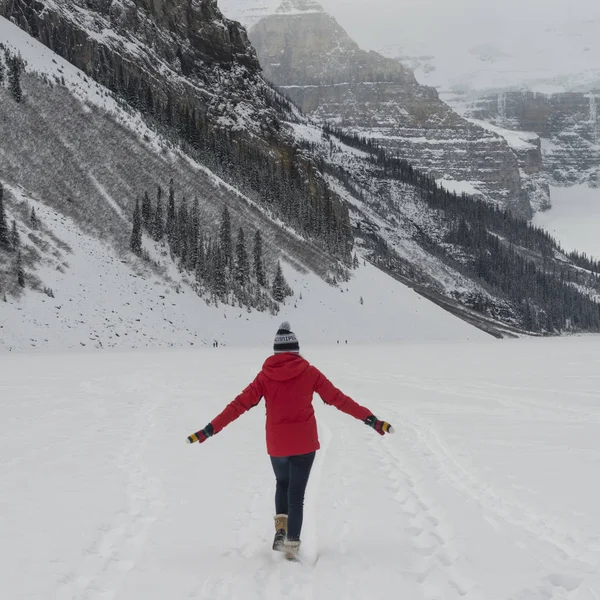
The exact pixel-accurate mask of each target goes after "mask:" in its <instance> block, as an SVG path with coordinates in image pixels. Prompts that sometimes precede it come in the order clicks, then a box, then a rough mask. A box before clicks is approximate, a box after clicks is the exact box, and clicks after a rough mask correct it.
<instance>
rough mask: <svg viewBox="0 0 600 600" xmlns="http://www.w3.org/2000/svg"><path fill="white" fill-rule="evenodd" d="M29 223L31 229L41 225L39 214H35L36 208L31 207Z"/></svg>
mask: <svg viewBox="0 0 600 600" xmlns="http://www.w3.org/2000/svg"><path fill="white" fill-rule="evenodd" d="M29 224H30V225H31V229H37V228H38V227H39V226H40V223H39V221H38V218H37V215H36V214H35V208H33V207H32V208H31V214H30V215H29Z"/></svg>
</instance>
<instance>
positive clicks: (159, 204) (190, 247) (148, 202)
mask: <svg viewBox="0 0 600 600" xmlns="http://www.w3.org/2000/svg"><path fill="white" fill-rule="evenodd" d="M144 234H145V235H147V236H148V237H149V238H151V239H152V240H154V241H155V242H159V243H160V244H162V245H164V246H165V247H166V248H167V249H168V251H169V253H170V255H171V257H172V258H173V260H174V261H175V262H176V264H177V265H178V267H179V269H180V270H181V271H183V272H187V273H189V274H192V275H193V276H194V279H195V281H196V283H197V287H198V291H199V292H200V293H204V292H207V293H208V294H210V296H211V297H212V298H213V299H214V300H215V301H221V302H227V303H233V302H234V301H237V302H238V303H241V304H242V305H244V306H248V307H253V308H258V309H259V310H271V311H272V312H276V311H277V310H278V308H277V304H278V303H280V302H283V301H284V300H285V298H286V297H288V296H291V295H292V294H293V292H292V290H291V288H290V286H289V285H288V284H287V282H286V280H285V278H284V275H283V271H282V268H281V263H279V262H278V263H277V264H276V265H275V266H274V265H272V264H270V263H269V262H268V261H267V259H266V258H265V254H264V251H263V238H262V234H261V232H260V230H258V229H257V230H256V231H255V232H254V234H253V236H252V249H251V250H249V247H248V246H249V243H248V241H247V240H248V237H247V233H246V231H245V230H244V228H243V227H242V226H240V227H239V228H238V230H237V234H236V236H235V241H234V235H233V231H232V223H231V216H230V213H229V209H228V208H227V207H226V206H225V207H224V208H223V211H222V213H221V216H220V221H219V228H218V233H216V234H214V235H211V234H209V233H207V230H206V227H203V225H202V223H201V221H200V210H199V203H198V199H195V200H194V201H193V202H192V203H191V204H190V205H188V202H187V200H186V198H185V197H182V198H181V199H180V200H179V202H177V201H176V198H175V187H174V183H173V180H171V182H170V183H169V187H168V192H167V195H166V197H165V198H163V189H162V187H161V186H158V187H157V191H156V196H155V200H152V198H151V197H150V195H149V193H148V192H147V191H146V192H144V194H143V196H142V200H141V201H140V200H139V199H137V200H136V203H135V208H134V211H133V224H132V231H131V237H130V248H131V250H132V252H133V253H134V254H136V255H138V256H142V255H143V254H144V252H143V235H144ZM271 273H273V275H272V276H271Z"/></svg>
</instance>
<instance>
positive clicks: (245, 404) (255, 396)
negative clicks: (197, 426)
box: [187, 373, 263, 444]
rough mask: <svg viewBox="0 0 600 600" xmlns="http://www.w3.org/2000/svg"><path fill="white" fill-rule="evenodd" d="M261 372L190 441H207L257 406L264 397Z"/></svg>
mask: <svg viewBox="0 0 600 600" xmlns="http://www.w3.org/2000/svg"><path fill="white" fill-rule="evenodd" d="M260 379H261V374H260V373H259V374H258V375H257V376H256V379H255V380H254V381H253V382H252V383H251V384H250V385H249V386H248V387H247V388H246V389H245V390H244V391H243V392H242V393H241V394H239V395H238V396H236V397H235V398H234V399H233V400H232V401H231V402H230V403H229V404H228V405H227V406H226V407H225V409H224V410H223V411H222V412H221V413H220V414H219V415H217V416H216V417H215V418H214V419H213V420H212V421H211V422H210V423H209V424H208V425H207V426H206V427H205V428H204V429H201V430H200V431H197V432H196V433H193V434H192V435H190V436H189V437H188V438H187V440H188V442H189V443H191V444H192V443H194V442H200V443H202V442H205V441H206V440H207V439H208V438H209V437H210V436H212V435H214V434H215V433H219V431H221V430H222V429H224V428H225V427H227V425H229V423H231V422H232V421H235V420H236V419H237V418H238V417H239V416H241V415H243V414H244V413H245V412H246V411H248V410H250V409H251V408H252V407H254V406H256V405H257V404H258V403H259V402H260V401H261V398H262V397H263V392H262V384H261V381H260Z"/></svg>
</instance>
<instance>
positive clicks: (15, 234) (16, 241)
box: [10, 219, 21, 252]
mask: <svg viewBox="0 0 600 600" xmlns="http://www.w3.org/2000/svg"><path fill="white" fill-rule="evenodd" d="M20 245H21V240H20V238H19V231H18V229H17V222H16V221H15V220H14V219H13V222H12V229H11V232H10V247H11V248H12V249H13V251H14V252H16V251H17V250H18V249H19V246H20Z"/></svg>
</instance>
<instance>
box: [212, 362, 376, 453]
mask: <svg viewBox="0 0 600 600" xmlns="http://www.w3.org/2000/svg"><path fill="white" fill-rule="evenodd" d="M314 392H317V394H319V396H321V398H322V399H323V401H324V402H325V403H326V404H330V405H333V406H335V407H336V408H338V409H339V410H341V411H342V412H345V413H347V414H349V415H351V416H353V417H355V418H357V419H360V420H361V421H364V420H365V419H366V418H367V417H368V416H369V415H371V414H373V413H371V411H370V410H368V409H366V408H365V407H364V406H360V404H357V403H356V402H354V400H352V398H349V397H348V396H346V395H344V394H343V393H342V392H341V391H340V390H338V389H337V388H336V387H334V385H333V384H332V383H331V382H330V381H329V380H328V379H327V378H326V377H325V376H324V375H323V373H321V372H320V371H319V370H318V369H317V368H315V367H313V366H312V365H310V364H309V363H308V362H307V361H306V360H305V359H304V358H302V357H301V356H300V355H298V354H294V353H291V352H284V353H281V354H274V355H273V356H271V357H269V358H268V359H267V360H266V361H265V363H264V365H263V367H262V370H261V372H260V373H259V374H258V375H257V376H256V379H255V380H254V381H253V382H252V383H251V384H250V385H249V386H248V387H247V388H246V389H245V390H244V391H243V392H242V393H241V394H240V395H239V396H237V398H235V400H233V401H232V402H230V403H229V404H228V405H227V407H226V408H225V410H224V411H223V412H222V413H221V414H220V415H219V416H218V417H216V418H215V419H213V421H212V426H213V428H214V433H218V432H219V431H221V430H222V429H223V428H224V427H226V426H227V425H229V423H231V422H232V421H234V420H235V419H237V418H238V417H239V416H240V415H242V414H243V413H245V412H246V411H247V410H249V409H250V408H252V407H253V406H256V405H257V404H258V403H259V402H260V400H261V398H263V397H264V399H265V404H266V409H267V423H266V430H267V452H268V453H269V455H270V456H294V455H296V454H307V453H308V452H313V451H315V450H318V449H319V437H318V435H317V421H316V419H315V411H314V409H313V407H312V398H313V393H314Z"/></svg>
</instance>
